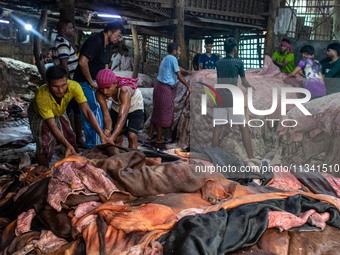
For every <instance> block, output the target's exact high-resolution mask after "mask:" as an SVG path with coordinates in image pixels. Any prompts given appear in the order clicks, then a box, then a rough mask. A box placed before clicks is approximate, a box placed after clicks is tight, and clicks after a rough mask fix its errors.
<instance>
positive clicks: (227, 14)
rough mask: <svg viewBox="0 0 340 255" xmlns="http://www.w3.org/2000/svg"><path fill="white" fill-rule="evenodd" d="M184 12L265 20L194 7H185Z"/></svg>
mask: <svg viewBox="0 0 340 255" xmlns="http://www.w3.org/2000/svg"><path fill="white" fill-rule="evenodd" d="M185 11H186V12H198V13H206V14H215V15H222V16H228V17H238V18H246V19H257V20H265V18H264V17H262V16H261V15H252V14H244V13H237V12H227V11H219V10H214V9H203V8H196V7H186V8H185Z"/></svg>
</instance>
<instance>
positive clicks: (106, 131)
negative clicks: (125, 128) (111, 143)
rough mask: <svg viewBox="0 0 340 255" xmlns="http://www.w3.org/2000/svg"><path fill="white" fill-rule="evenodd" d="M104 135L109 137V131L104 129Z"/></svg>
mask: <svg viewBox="0 0 340 255" xmlns="http://www.w3.org/2000/svg"><path fill="white" fill-rule="evenodd" d="M104 135H106V136H107V137H110V135H111V131H110V130H109V129H104Z"/></svg>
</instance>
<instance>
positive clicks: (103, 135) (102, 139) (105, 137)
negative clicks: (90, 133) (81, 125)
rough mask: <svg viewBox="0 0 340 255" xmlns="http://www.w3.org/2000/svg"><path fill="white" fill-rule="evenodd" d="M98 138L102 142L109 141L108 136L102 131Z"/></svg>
mask: <svg viewBox="0 0 340 255" xmlns="http://www.w3.org/2000/svg"><path fill="white" fill-rule="evenodd" d="M100 140H101V141H102V144H106V143H109V137H108V136H107V135H106V134H104V133H103V134H102V135H101V136H100Z"/></svg>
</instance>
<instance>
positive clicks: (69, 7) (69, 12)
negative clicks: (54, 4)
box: [59, 0, 75, 24]
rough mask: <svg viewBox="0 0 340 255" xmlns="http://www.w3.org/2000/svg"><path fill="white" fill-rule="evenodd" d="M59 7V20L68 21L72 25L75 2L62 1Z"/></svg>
mask: <svg viewBox="0 0 340 255" xmlns="http://www.w3.org/2000/svg"><path fill="white" fill-rule="evenodd" d="M59 6H60V19H68V20H70V21H71V22H72V23H73V24H74V13H75V0H62V1H61V2H60V5H59Z"/></svg>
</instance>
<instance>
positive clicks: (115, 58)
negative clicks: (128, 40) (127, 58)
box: [111, 52, 122, 71]
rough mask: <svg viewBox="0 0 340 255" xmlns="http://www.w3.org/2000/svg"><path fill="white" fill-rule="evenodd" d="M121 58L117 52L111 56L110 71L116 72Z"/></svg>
mask: <svg viewBox="0 0 340 255" xmlns="http://www.w3.org/2000/svg"><path fill="white" fill-rule="evenodd" d="M121 58H122V55H121V54H120V53H119V52H117V53H114V54H112V57H111V62H112V64H111V70H112V71H114V70H118V67H119V64H120V60H121Z"/></svg>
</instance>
